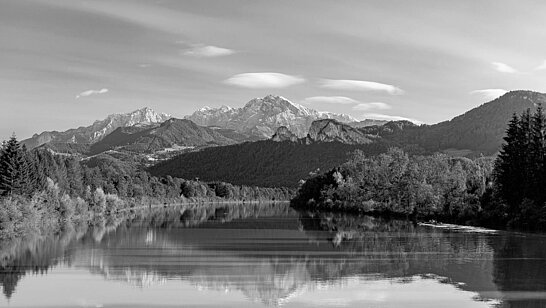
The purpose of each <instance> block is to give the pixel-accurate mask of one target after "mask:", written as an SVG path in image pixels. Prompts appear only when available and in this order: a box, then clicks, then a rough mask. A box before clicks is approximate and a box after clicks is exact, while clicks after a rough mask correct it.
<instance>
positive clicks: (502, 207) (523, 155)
mask: <svg viewBox="0 0 546 308" xmlns="http://www.w3.org/2000/svg"><path fill="white" fill-rule="evenodd" d="M544 187H546V117H545V116H544V113H543V111H542V107H541V106H539V107H538V108H537V111H536V112H535V113H534V114H531V113H530V111H529V110H527V111H526V112H524V113H523V114H521V115H514V116H513V118H512V120H511V121H510V123H509V125H508V129H507V131H506V137H505V138H504V144H503V146H502V149H501V151H500V154H499V155H498V156H497V157H496V158H491V157H479V158H476V159H468V158H461V157H450V156H447V155H444V154H435V155H431V156H417V155H416V156H410V155H408V154H407V153H405V152H404V151H402V150H400V149H397V148H392V149H390V150H389V151H388V152H387V153H384V154H380V155H377V156H366V155H364V154H363V153H362V152H359V151H356V152H355V153H354V154H353V156H352V158H351V159H350V160H349V161H347V162H346V163H344V164H342V165H341V166H338V167H336V168H334V169H332V170H330V171H328V172H326V173H322V174H314V175H312V176H311V177H310V178H308V179H307V180H306V181H305V182H304V183H302V185H301V186H300V188H299V189H298V192H297V193H296V197H295V198H294V199H293V200H292V205H293V206H294V207H296V208H306V209H312V210H318V211H322V210H324V211H351V212H358V213H367V214H373V215H384V216H396V217H410V218H414V219H418V220H437V221H441V222H448V223H457V224H466V225H474V226H485V227H490V228H498V229H505V228H508V229H519V230H527V231H544V230H546V190H544Z"/></svg>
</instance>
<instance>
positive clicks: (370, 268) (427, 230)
mask: <svg viewBox="0 0 546 308" xmlns="http://www.w3.org/2000/svg"><path fill="white" fill-rule="evenodd" d="M1 257H2V258H1V264H0V286H1V288H2V291H3V296H2V297H1V298H0V306H1V307H193V306H200V307H269V306H284V307H317V306H324V307H325V306H332V307H421V308H423V307H425V308H426V307H435V308H436V307H457V308H459V307H546V292H545V290H546V236H544V235H540V234H525V233H512V232H494V231H489V230H481V229H456V228H437V227H435V226H424V225H416V224H414V223H412V222H408V221H402V220H388V221H387V220H384V219H381V218H374V217H369V216H354V215H350V214H336V213H321V214H318V213H310V212H298V211H295V210H293V209H291V208H290V207H289V206H288V205H287V204H262V205H230V206H220V205H217V206H202V207H199V208H193V209H189V208H178V207H177V208H168V209H154V210H152V211H151V212H150V211H142V212H137V213H133V215H132V216H131V217H129V218H118V219H117V220H115V219H114V220H113V221H110V222H106V223H102V224H98V225H96V226H94V227H88V228H80V229H77V228H76V229H73V230H69V231H67V232H66V234H63V235H59V236H57V237H52V238H46V239H43V238H42V239H34V240H29V241H24V242H22V243H20V244H19V245H16V246H14V247H11V248H10V249H4V252H3V254H2V255H1Z"/></svg>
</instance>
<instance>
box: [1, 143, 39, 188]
mask: <svg viewBox="0 0 546 308" xmlns="http://www.w3.org/2000/svg"><path fill="white" fill-rule="evenodd" d="M0 153H1V154H0V194H1V195H11V194H16V195H31V194H32V193H33V192H34V190H35V188H36V180H35V179H36V177H35V172H34V166H33V165H34V164H33V161H32V158H31V157H30V155H28V151H27V150H26V147H25V146H21V145H20V143H19V142H18V141H17V138H16V137H15V135H13V136H12V137H11V138H10V139H9V140H8V141H6V142H4V143H3V145H2V149H1V150H0Z"/></svg>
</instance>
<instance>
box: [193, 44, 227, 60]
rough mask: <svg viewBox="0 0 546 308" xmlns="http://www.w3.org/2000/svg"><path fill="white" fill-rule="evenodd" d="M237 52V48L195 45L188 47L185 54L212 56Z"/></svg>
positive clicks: (201, 56) (200, 56) (202, 56)
mask: <svg viewBox="0 0 546 308" xmlns="http://www.w3.org/2000/svg"><path fill="white" fill-rule="evenodd" d="M234 53H235V50H232V49H228V48H222V47H216V46H204V45H194V46H193V47H192V48H189V49H186V50H185V51H184V54H185V55H186V56H192V57H199V58H212V57H221V56H229V55H232V54H234Z"/></svg>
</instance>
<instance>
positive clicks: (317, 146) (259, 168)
mask: <svg viewBox="0 0 546 308" xmlns="http://www.w3.org/2000/svg"><path fill="white" fill-rule="evenodd" d="M357 149H360V150H362V151H364V152H365V153H367V154H378V153H381V152H384V151H386V149H387V146H386V145H385V144H383V143H380V142H378V143H372V144H358V145H351V144H344V143H339V142H320V143H311V144H304V143H300V142H290V141H284V142H274V141H270V140H264V141H257V142H246V143H241V144H236V145H230V146H224V147H214V148H207V149H204V150H202V151H198V152H190V153H185V154H181V155H179V156H177V157H175V158H173V159H171V160H168V161H165V162H160V163H159V164H157V165H155V166H153V167H151V168H150V169H149V171H150V172H151V173H152V174H153V175H157V176H166V175H171V176H173V177H181V178H185V179H193V178H196V177H198V178H199V179H201V180H204V181H209V180H211V181H216V180H218V181H225V182H229V183H233V184H245V185H256V186H264V187H281V186H285V187H296V186H297V185H298V182H299V181H300V180H301V179H305V178H307V177H308V176H309V173H310V172H313V171H316V170H317V169H320V170H329V169H331V168H333V167H335V166H338V165H340V164H341V163H344V162H345V161H347V159H348V158H349V156H350V153H352V152H354V151H355V150H357Z"/></svg>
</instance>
